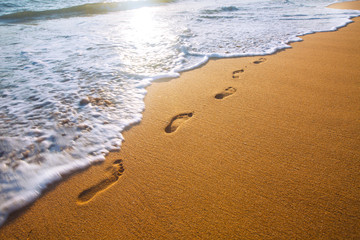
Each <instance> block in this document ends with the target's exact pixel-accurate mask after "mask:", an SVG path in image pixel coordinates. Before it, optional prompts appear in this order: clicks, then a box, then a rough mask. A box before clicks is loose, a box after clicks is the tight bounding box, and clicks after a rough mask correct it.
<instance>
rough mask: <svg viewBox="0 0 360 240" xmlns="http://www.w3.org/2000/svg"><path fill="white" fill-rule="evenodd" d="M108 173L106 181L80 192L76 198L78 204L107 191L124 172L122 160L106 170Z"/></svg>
mask: <svg viewBox="0 0 360 240" xmlns="http://www.w3.org/2000/svg"><path fill="white" fill-rule="evenodd" d="M106 170H107V171H109V176H107V178H106V179H104V180H102V181H101V182H99V183H98V184H96V185H94V186H92V187H90V188H88V189H86V190H84V191H82V192H81V193H80V194H79V196H78V201H77V202H78V203H80V204H84V203H87V202H89V201H90V200H92V199H93V198H94V197H95V196H96V195H97V194H98V193H100V192H102V191H104V190H106V189H108V188H109V187H110V186H111V185H113V184H114V183H115V182H116V181H117V180H119V178H120V176H121V175H122V174H123V172H124V166H123V164H122V160H121V159H118V160H116V161H115V162H114V163H113V166H111V167H109V168H108V169H106Z"/></svg>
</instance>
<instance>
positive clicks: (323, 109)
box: [0, 1, 360, 239]
mask: <svg viewBox="0 0 360 240" xmlns="http://www.w3.org/2000/svg"><path fill="white" fill-rule="evenodd" d="M336 7H344V8H353V9H360V1H357V2H351V3H349V2H347V3H341V4H337V5H336ZM354 20H355V23H352V24H349V25H348V26H347V27H345V28H342V29H340V30H338V31H336V32H328V33H316V34H311V35H307V36H304V37H303V39H304V41H303V42H297V43H293V44H291V46H292V49H287V50H285V51H281V52H279V53H277V54H274V55H271V56H265V57H248V58H236V59H221V60H212V61H210V62H209V63H208V64H206V65H205V66H203V67H201V68H198V69H196V70H193V71H189V72H185V73H183V74H182V75H181V77H180V78H177V79H173V80H171V81H163V82H156V83H154V84H152V85H151V86H150V87H148V94H147V96H146V98H145V104H146V110H145V112H144V118H143V121H142V122H141V123H140V124H139V125H137V126H134V127H133V128H131V129H130V130H129V131H127V132H125V133H124V137H125V139H126V140H125V142H124V143H123V145H122V149H121V151H120V152H118V153H111V154H109V156H108V157H107V159H106V161H105V163H103V164H99V165H95V166H92V167H91V168H89V169H87V170H86V171H82V172H80V173H78V174H74V175H71V176H70V177H68V179H67V180H66V181H64V182H61V183H59V184H57V185H56V186H55V187H53V188H52V189H50V190H49V191H47V192H46V193H45V194H44V195H43V196H42V197H41V198H40V199H39V200H37V201H36V202H35V203H34V204H32V205H31V206H29V207H28V208H27V209H25V210H22V211H20V212H17V213H16V214H14V215H13V216H12V217H10V219H9V221H8V222H7V223H6V224H5V225H4V226H3V227H2V228H1V229H0V239H357V238H360V187H359V186H360V162H359V161H360V61H359V57H360V18H356V19H354Z"/></svg>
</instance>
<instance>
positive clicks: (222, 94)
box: [215, 87, 236, 99]
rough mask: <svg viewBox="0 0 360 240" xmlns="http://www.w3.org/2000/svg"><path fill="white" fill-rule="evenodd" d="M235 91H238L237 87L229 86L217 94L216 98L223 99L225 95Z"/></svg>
mask: <svg viewBox="0 0 360 240" xmlns="http://www.w3.org/2000/svg"><path fill="white" fill-rule="evenodd" d="M235 92H236V88H233V87H228V88H227V89H225V90H224V91H222V92H221V93H218V94H216V95H215V98H216V99H223V98H225V97H228V96H230V95H232V94H234V93H235Z"/></svg>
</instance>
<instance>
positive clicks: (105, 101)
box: [0, 0, 359, 223]
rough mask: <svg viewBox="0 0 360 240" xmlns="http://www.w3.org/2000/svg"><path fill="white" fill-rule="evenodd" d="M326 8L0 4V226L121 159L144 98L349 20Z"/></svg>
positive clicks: (274, 3)
mask: <svg viewBox="0 0 360 240" xmlns="http://www.w3.org/2000/svg"><path fill="white" fill-rule="evenodd" d="M330 3H332V1H327V0H321V1H320V0H308V1H306V0H301V1H300V0H292V1H291V0H288V1H285V0H251V1H250V0H243V1H240V0H238V1H235V0H228V1H216V0H210V1H205V0H178V1H102V2H101V1H96V0H93V1H88V0H76V1H66V0H62V1H60V0H54V1H50V0H49V1H33V0H28V1H25V0H23V1H15V0H5V1H2V2H1V3H0V38H1V41H0V53H1V54H0V58H1V59H0V97H1V101H0V118H1V121H0V136H1V137H0V223H2V222H3V221H5V219H6V217H7V215H8V213H9V212H11V211H13V210H15V209H17V208H19V207H22V206H24V205H26V204H27V203H29V202H31V201H33V200H35V199H36V198H37V197H38V196H39V195H40V194H41V191H42V190H43V189H44V188H46V185H47V184H49V183H51V182H53V181H56V180H61V178H62V177H61V176H62V175H63V174H64V173H67V172H69V171H74V170H76V169H79V168H84V167H86V166H88V165H90V164H92V163H94V162H97V161H102V160H104V156H105V154H106V153H108V152H109V151H111V150H116V149H120V147H121V142H122V140H123V138H122V135H121V132H122V131H123V130H124V129H125V128H126V127H128V126H130V125H131V124H134V123H137V122H139V121H140V120H141V117H142V114H141V113H142V111H143V110H144V107H145V106H144V103H143V98H144V96H145V94H146V90H145V87H146V86H148V85H149V84H150V83H151V81H152V80H154V79H157V78H161V77H176V76H178V75H179V72H181V71H183V70H187V69H192V68H195V67H197V66H199V65H201V64H204V63H205V62H206V61H208V59H209V58H224V57H235V56H252V55H266V54H271V53H274V52H276V51H277V50H279V49H284V48H288V47H289V46H288V43H289V42H291V41H299V40H300V39H299V38H298V36H300V35H304V34H308V33H312V32H319V31H332V30H336V29H337V28H338V27H341V26H344V25H346V24H347V23H349V22H350V20H349V18H350V17H354V16H358V15H359V12H358V11H353V10H335V9H328V8H325V7H326V6H327V5H328V4H330Z"/></svg>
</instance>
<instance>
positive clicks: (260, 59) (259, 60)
mask: <svg viewBox="0 0 360 240" xmlns="http://www.w3.org/2000/svg"><path fill="white" fill-rule="evenodd" d="M265 61H266V58H259V59H258V60H256V61H254V62H253V63H254V64H260V63H263V62H265Z"/></svg>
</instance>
